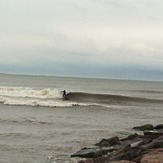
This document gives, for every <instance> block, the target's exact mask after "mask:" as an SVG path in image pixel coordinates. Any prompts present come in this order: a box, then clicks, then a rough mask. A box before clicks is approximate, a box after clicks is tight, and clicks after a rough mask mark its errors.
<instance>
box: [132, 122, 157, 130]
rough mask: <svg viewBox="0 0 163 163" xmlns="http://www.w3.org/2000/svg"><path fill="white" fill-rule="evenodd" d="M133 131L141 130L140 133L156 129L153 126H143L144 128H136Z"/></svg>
mask: <svg viewBox="0 0 163 163" xmlns="http://www.w3.org/2000/svg"><path fill="white" fill-rule="evenodd" d="M133 129H135V130H140V131H145V130H153V129H154V127H153V125H151V124H145V125H142V126H136V127H134V128H133Z"/></svg>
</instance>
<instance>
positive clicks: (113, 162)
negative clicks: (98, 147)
mask: <svg viewBox="0 0 163 163" xmlns="http://www.w3.org/2000/svg"><path fill="white" fill-rule="evenodd" d="M106 163H135V162H132V161H126V160H121V161H111V162H106Z"/></svg>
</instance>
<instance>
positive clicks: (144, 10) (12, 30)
mask: <svg viewBox="0 0 163 163" xmlns="http://www.w3.org/2000/svg"><path fill="white" fill-rule="evenodd" d="M162 5H163V1H161V0H157V1H153V0H141V1H140V0H123V1H122V0H84V1H76V0H70V1H66V0H55V1H54V0H48V1H47V2H45V1H43V0H28V1H26V0H15V1H13V0H0V24H1V30H0V57H1V60H0V70H1V71H2V72H12V73H13V72H14V73H32V74H35V73H38V74H51V75H72V76H73V75H75V76H94V77H116V78H118V77H121V78H123V77H124V78H143V74H144V76H146V78H150V79H155V78H154V76H155V75H156V76H157V78H159V79H160V76H161V75H160V74H162V72H163V66H162V63H161V61H162V60H163V48H162V42H163V33H162V28H163V11H162ZM148 72H150V73H151V76H148V75H145V74H147V73H148Z"/></svg>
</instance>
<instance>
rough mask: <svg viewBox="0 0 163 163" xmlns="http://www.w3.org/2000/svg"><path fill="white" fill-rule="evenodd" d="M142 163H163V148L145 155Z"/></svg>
mask: <svg viewBox="0 0 163 163" xmlns="http://www.w3.org/2000/svg"><path fill="white" fill-rule="evenodd" d="M140 163H163V148H161V149H156V150H152V151H150V152H149V153H147V154H145V155H143V157H142V159H141V161H140Z"/></svg>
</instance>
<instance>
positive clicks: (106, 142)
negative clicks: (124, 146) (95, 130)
mask: <svg viewBox="0 0 163 163" xmlns="http://www.w3.org/2000/svg"><path fill="white" fill-rule="evenodd" d="M118 143H119V138H118V137H117V136H116V137H112V138H110V139H102V140H101V141H100V142H99V143H97V144H96V145H97V146H99V147H109V146H113V145H116V144H118Z"/></svg>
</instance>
